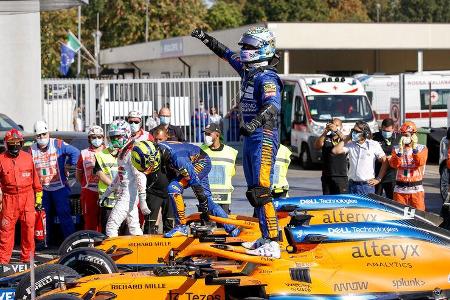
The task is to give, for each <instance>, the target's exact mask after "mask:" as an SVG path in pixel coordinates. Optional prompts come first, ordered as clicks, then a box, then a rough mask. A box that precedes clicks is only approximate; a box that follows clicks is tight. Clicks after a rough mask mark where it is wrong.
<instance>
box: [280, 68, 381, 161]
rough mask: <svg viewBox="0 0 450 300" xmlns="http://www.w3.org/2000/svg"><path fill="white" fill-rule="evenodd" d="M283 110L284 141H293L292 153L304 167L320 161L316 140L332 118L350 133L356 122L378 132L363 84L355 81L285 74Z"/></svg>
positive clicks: (344, 131)
mask: <svg viewBox="0 0 450 300" xmlns="http://www.w3.org/2000/svg"><path fill="white" fill-rule="evenodd" d="M281 79H282V81H283V83H284V90H283V95H282V109H281V130H280V132H281V133H280V135H281V136H280V140H281V142H284V143H286V142H290V144H291V147H292V154H293V155H294V156H296V157H298V158H300V163H301V164H302V166H303V167H304V168H310V167H311V166H312V164H313V163H317V162H320V161H321V159H322V155H321V152H320V151H317V150H315V149H314V142H315V140H316V139H317V138H318V137H319V136H320V135H321V134H322V132H323V130H324V129H325V126H326V124H327V123H329V122H330V121H331V120H332V119H333V118H339V119H341V120H342V122H343V133H344V134H349V133H350V130H351V129H352V128H353V127H354V126H355V122H356V121H365V122H367V123H368V124H369V126H370V128H371V130H372V132H376V131H378V124H377V123H376V120H375V115H374V113H373V111H372V107H371V105H370V103H369V100H368V98H367V95H366V92H365V90H364V87H363V86H362V84H361V83H360V82H359V81H358V80H357V79H355V78H350V77H330V76H327V75H286V76H281Z"/></svg>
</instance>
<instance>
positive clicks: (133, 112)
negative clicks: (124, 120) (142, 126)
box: [128, 110, 142, 119]
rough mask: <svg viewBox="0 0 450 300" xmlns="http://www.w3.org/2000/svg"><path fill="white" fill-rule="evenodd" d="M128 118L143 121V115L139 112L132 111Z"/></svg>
mask: <svg viewBox="0 0 450 300" xmlns="http://www.w3.org/2000/svg"><path fill="white" fill-rule="evenodd" d="M128 118H139V119H142V114H141V112H139V111H136V110H130V112H129V113H128Z"/></svg>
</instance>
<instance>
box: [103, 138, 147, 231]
mask: <svg viewBox="0 0 450 300" xmlns="http://www.w3.org/2000/svg"><path fill="white" fill-rule="evenodd" d="M133 144H134V141H130V142H128V144H126V145H125V146H124V147H123V148H122V149H121V151H120V154H119V156H118V160H117V163H118V166H119V171H118V174H117V176H116V177H115V178H114V180H113V182H112V183H111V185H110V186H109V187H108V188H107V189H106V191H105V193H104V194H103V195H102V198H105V199H106V198H107V197H108V196H109V195H110V194H111V193H112V192H113V191H116V196H117V203H116V205H115V206H114V208H113V209H112V211H111V214H110V216H109V219H108V222H107V223H106V235H107V236H109V237H115V236H118V233H119V228H120V225H121V224H122V222H123V221H125V220H127V224H128V230H129V231H130V234H131V235H142V229H141V227H140V224H139V212H138V195H142V194H143V195H145V189H146V177H145V175H144V174H143V173H141V172H139V171H138V170H136V169H135V168H134V167H133V165H132V164H131V156H130V154H131V150H132V148H133Z"/></svg>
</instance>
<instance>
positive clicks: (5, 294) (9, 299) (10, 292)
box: [0, 289, 16, 300]
mask: <svg viewBox="0 0 450 300" xmlns="http://www.w3.org/2000/svg"><path fill="white" fill-rule="evenodd" d="M15 294H16V290H14V289H0V300H14V298H15V297H14V296H15Z"/></svg>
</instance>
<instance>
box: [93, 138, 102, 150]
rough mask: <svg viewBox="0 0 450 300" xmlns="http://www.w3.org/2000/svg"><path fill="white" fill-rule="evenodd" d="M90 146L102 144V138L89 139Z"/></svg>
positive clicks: (96, 146)
mask: <svg viewBox="0 0 450 300" xmlns="http://www.w3.org/2000/svg"><path fill="white" fill-rule="evenodd" d="M91 144H92V146H94V147H95V148H98V147H100V146H101V145H102V144H103V140H102V139H93V140H92V141H91Z"/></svg>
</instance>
